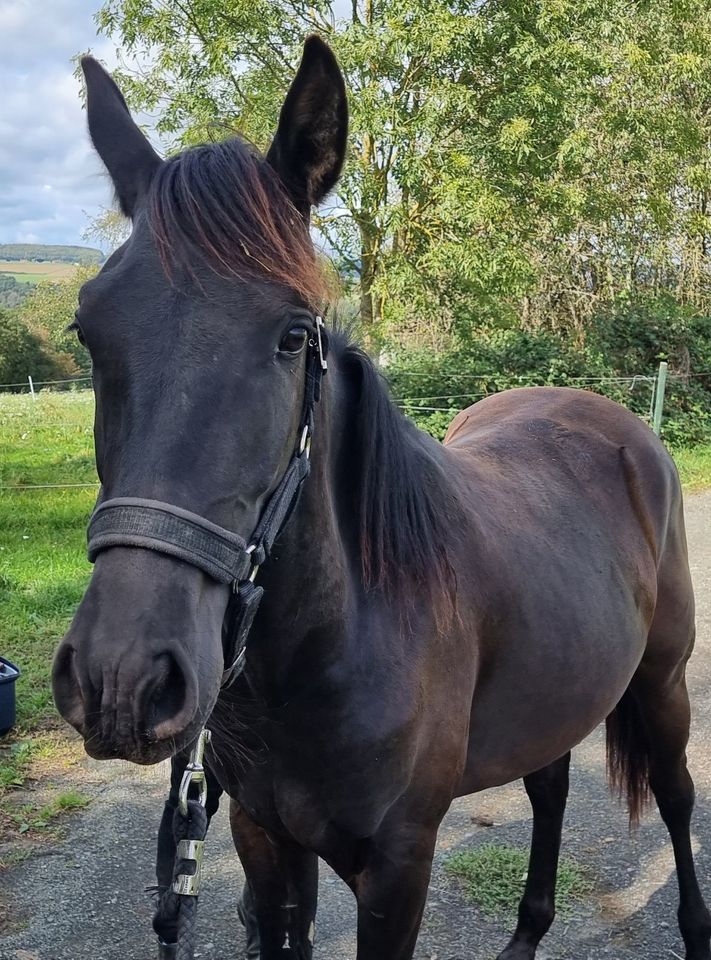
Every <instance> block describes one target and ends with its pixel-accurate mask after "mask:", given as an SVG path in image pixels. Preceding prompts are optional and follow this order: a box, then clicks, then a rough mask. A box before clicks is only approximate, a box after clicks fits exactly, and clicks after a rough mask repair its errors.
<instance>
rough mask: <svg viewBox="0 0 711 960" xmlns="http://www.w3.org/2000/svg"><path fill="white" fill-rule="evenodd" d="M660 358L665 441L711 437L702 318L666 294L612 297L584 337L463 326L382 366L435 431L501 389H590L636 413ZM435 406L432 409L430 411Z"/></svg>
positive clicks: (707, 339) (709, 370) (411, 409)
mask: <svg viewBox="0 0 711 960" xmlns="http://www.w3.org/2000/svg"><path fill="white" fill-rule="evenodd" d="M660 360H667V361H668V363H669V380H668V385H667V395H666V400H665V404H664V420H663V425H662V435H663V437H664V439H665V440H666V441H667V442H668V443H669V444H670V445H671V446H676V447H679V446H692V445H694V444H696V443H699V442H702V441H704V440H708V439H709V438H710V437H711V318H709V317H706V316H698V315H696V314H694V313H693V311H691V310H689V309H688V308H685V307H681V306H679V305H678V304H675V303H674V302H673V301H671V300H668V299H666V298H661V299H657V300H640V301H637V302H635V301H631V300H628V299H625V300H621V301H619V302H618V303H616V304H614V305H611V306H608V307H607V308H606V309H605V310H604V312H601V313H600V314H599V315H598V316H597V317H595V318H594V322H593V323H592V324H591V325H590V327H589V328H588V332H587V337H586V340H585V342H584V344H580V343H579V342H578V341H577V340H575V339H574V338H573V337H572V336H570V335H566V334H565V333H556V332H554V331H551V330H544V329H540V330H533V331H530V330H522V329H520V328H509V329H501V328H500V327H497V326H491V325H488V326H482V327H478V328H477V327H476V326H475V325H474V324H471V325H469V326H468V328H467V335H466V336H461V335H460V337H459V339H458V340H457V339H455V340H454V342H453V344H452V346H451V348H450V349H449V350H448V351H447V352H446V353H443V354H440V355H433V354H432V353H427V352H424V351H423V352H414V353H413V352H408V353H395V354H393V355H391V356H389V357H388V362H387V364H386V367H385V373H386V376H387V378H388V380H389V381H390V383H391V386H392V390H393V395H394V396H395V397H396V398H398V399H399V401H400V402H401V404H402V406H403V409H404V410H405V412H406V413H408V414H409V415H410V416H412V417H413V418H414V419H415V421H416V422H417V423H418V424H419V425H420V426H421V427H422V428H423V429H425V430H427V431H428V432H429V433H431V434H432V435H433V436H436V437H438V438H441V437H443V436H444V433H445V431H446V428H447V424H448V423H449V421H450V420H451V418H452V416H454V414H455V413H456V412H457V411H458V410H460V409H462V408H463V407H466V406H468V405H469V404H470V403H473V402H475V401H476V400H477V399H480V398H481V397H482V396H486V395H487V394H490V393H494V392H497V391H500V390H506V389H509V388H510V387H518V386H527V385H529V386H530V385H540V386H566V385H567V386H574V387H583V388H585V389H590V390H595V391H596V392H598V393H602V394H604V395H605V396H608V397H610V398H611V399H613V400H616V401H617V402H619V403H622V404H623V405H624V406H626V407H628V408H629V409H631V410H633V411H634V412H635V413H637V414H639V415H640V416H645V417H646V416H648V415H649V413H650V410H651V401H652V395H653V387H654V384H653V383H652V381H651V379H647V378H652V377H654V376H655V375H656V373H657V369H658V366H659V361H660ZM433 408H435V409H433Z"/></svg>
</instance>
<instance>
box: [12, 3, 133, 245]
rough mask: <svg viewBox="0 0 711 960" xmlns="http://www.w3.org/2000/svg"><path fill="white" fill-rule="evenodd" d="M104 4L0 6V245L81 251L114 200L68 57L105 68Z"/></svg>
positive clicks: (111, 53) (108, 46) (111, 55)
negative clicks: (89, 58) (86, 56)
mask: <svg viewBox="0 0 711 960" xmlns="http://www.w3.org/2000/svg"><path fill="white" fill-rule="evenodd" d="M100 4H101V0H41V2H38V0H0V243H68V244H75V243H79V244H85V243H86V241H84V240H82V232H83V230H84V229H85V227H86V225H87V223H88V221H89V219H90V218H92V217H95V216H96V215H97V214H98V213H99V212H100V211H101V208H102V207H109V206H111V204H112V191H111V187H110V185H109V181H108V179H107V177H106V174H105V173H104V170H103V167H102V165H101V162H100V161H99V159H98V158H97V157H96V155H95V154H94V152H93V150H92V147H91V144H90V142H89V135H88V133H87V129H86V117H85V113H84V110H83V107H82V103H81V98H80V83H79V81H78V80H77V79H76V77H75V76H74V64H73V63H72V57H73V56H75V55H76V54H77V53H84V52H86V51H87V50H89V49H90V50H91V52H92V53H93V54H94V55H95V56H96V57H98V58H99V59H100V60H102V61H103V62H104V63H105V64H106V65H107V66H108V67H109V68H111V67H113V66H115V65H116V62H117V58H116V51H115V49H114V44H113V43H112V42H111V41H109V40H106V38H103V37H97V35H96V27H95V25H94V19H93V15H94V13H95V12H96V10H97V9H98V8H99V6H100Z"/></svg>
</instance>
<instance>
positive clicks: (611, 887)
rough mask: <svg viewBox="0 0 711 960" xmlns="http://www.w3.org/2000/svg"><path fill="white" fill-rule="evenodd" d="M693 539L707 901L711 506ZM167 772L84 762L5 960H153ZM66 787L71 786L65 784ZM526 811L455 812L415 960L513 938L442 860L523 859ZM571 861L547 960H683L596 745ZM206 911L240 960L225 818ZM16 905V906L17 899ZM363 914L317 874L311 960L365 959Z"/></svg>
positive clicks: (699, 831) (651, 847)
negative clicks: (477, 851)
mask: <svg viewBox="0 0 711 960" xmlns="http://www.w3.org/2000/svg"><path fill="white" fill-rule="evenodd" d="M687 526H688V534H689V544H690V553H691V558H692V566H693V574H694V581H695V586H696V592H697V599H698V628H699V629H698V636H699V639H698V644H697V649H696V651H695V654H694V656H693V658H692V660H691V663H690V670H689V684H690V692H691V698H692V704H693V710H694V719H693V734H692V740H691V744H690V748H689V760H690V767H691V770H692V774H693V776H694V779H695V781H696V786H697V807H696V811H695V815H694V845H695V848H696V850H697V864H698V868H699V875H700V880H701V885H702V888H703V889H704V890H705V892H706V895H707V897H711V697H710V696H709V691H710V690H711V494H700V495H696V496H692V497H690V498H689V500H688V503H687ZM167 773H168V771H167V769H166V766H165V765H162V766H161V767H157V768H148V769H141V768H136V767H130V766H128V765H125V764H121V763H109V764H106V763H104V764H95V763H92V762H91V761H89V760H87V759H86V758H84V759H83V760H82V761H81V763H80V764H79V765H78V766H77V767H75V768H73V769H72V770H71V772H70V776H69V777H68V778H67V780H66V782H67V783H69V782H71V784H72V785H73V787H74V788H76V789H78V790H81V791H82V792H83V793H86V794H87V795H89V796H90V797H91V801H92V802H91V804H90V805H89V807H88V808H87V809H86V810H84V811H83V812H81V813H80V814H78V815H76V816H74V817H73V818H72V819H71V820H70V821H68V823H67V829H68V832H69V839H68V841H65V842H61V841H57V842H54V843H50V844H48V845H47V846H46V847H45V848H43V850H42V851H41V852H42V854H43V855H42V856H39V857H32V858H31V859H29V860H27V861H25V862H24V863H21V864H17V865H15V866H12V867H10V868H9V869H7V870H5V871H3V872H0V889H1V890H2V893H0V902H2V903H5V904H8V903H9V904H10V905H9V906H6V908H5V912H6V914H7V915H8V916H9V917H10V918H11V920H12V919H13V918H14V917H18V918H19V919H18V921H17V922H18V923H20V925H21V926H22V925H23V924H25V925H24V927H22V928H21V929H15V930H12V929H6V930H4V931H2V930H0V960H147V958H149V957H153V956H155V955H156V949H155V943H154V939H153V936H152V933H151V927H150V920H151V913H152V904H151V901H150V898H149V897H148V896H147V895H146V894H145V892H144V888H145V886H147V885H149V884H151V883H153V882H154V876H153V857H154V849H155V839H156V832H157V827H158V820H159V817H160V812H161V805H162V801H163V799H164V796H165V789H166V783H167ZM58 782H62V783H64V781H63V780H61V778H60V781H58ZM529 816H530V814H529V807H528V802H527V799H526V796H525V793H524V791H523V788H522V786H521V784H520V783H515V784H510V785H508V786H506V787H501V788H499V789H497V790H492V791H489V792H488V793H486V794H482V795H480V796H475V797H470V798H466V799H464V800H461V801H457V802H456V803H455V804H454V805H453V806H452V809H451V810H450V812H449V814H448V815H447V817H446V819H445V821H444V823H443V825H442V829H441V831H440V838H439V845H438V849H437V856H436V861H435V867H434V873H433V878H432V884H431V888H430V896H429V900H428V905H427V910H426V913H425V919H424V923H423V926H422V933H421V936H420V940H419V943H418V946H417V951H416V954H415V956H416V958H417V960H491V958H492V957H494V956H495V955H496V953H497V952H498V951H499V950H500V949H501V948H502V947H503V946H504V944H505V943H506V941H507V939H508V937H509V935H510V933H511V930H512V926H513V922H512V921H511V920H508V919H501V918H492V917H489V916H486V915H484V914H483V913H482V911H481V910H479V909H478V908H477V907H475V906H473V905H471V904H470V903H469V902H468V901H467V899H466V896H465V893H464V891H463V889H462V887H461V885H460V884H458V883H457V881H456V880H454V879H453V878H452V877H450V876H449V875H448V874H447V873H446V871H445V870H444V866H443V865H444V862H445V860H446V858H447V856H448V855H449V854H450V853H451V852H454V851H458V850H466V849H470V848H471V847H472V846H474V845H478V844H484V843H492V842H495V843H501V844H505V845H510V846H521V845H527V844H528V842H529V835H530V819H529ZM489 824H491V825H489ZM563 852H564V854H565V855H567V856H569V857H571V858H573V859H575V860H576V861H577V862H578V863H580V864H582V865H583V866H584V867H585V869H586V871H587V873H588V874H589V875H590V877H591V878H592V879H593V883H594V890H593V892H592V893H591V894H590V896H589V898H588V899H587V900H586V901H585V902H584V903H582V904H580V905H578V906H576V907H575V908H574V909H573V910H572V911H571V912H570V914H569V915H567V916H565V917H562V918H559V919H558V920H557V921H556V923H555V924H554V925H553V928H552V929H551V931H550V933H549V934H548V936H547V937H546V938H545V940H544V941H543V946H542V947H541V948H540V950H539V958H540V960H601V958H604V960H640V958H643V960H673V958H675V957H679V958H680V957H683V946H682V944H681V938H680V936H679V933H678V929H677V926H676V902H677V891H676V879H675V874H674V867H673V857H672V854H671V845H670V843H669V839H668V836H667V833H666V831H665V829H664V827H663V825H662V823H661V821H660V819H659V817H658V816H657V815H656V813H655V812H651V813H650V814H649V815H648V816H647V817H646V819H645V820H644V821H643V823H642V825H641V827H640V828H639V830H638V831H637V832H636V833H635V834H632V835H630V833H629V831H628V827H627V816H626V812H625V811H624V810H623V809H622V808H621V807H620V805H619V804H618V803H617V802H616V800H614V799H612V798H611V797H610V796H609V793H608V791H607V787H606V783H605V772H604V740H603V737H602V735H601V732H600V731H598V732H597V733H596V734H594V735H593V736H592V737H591V738H589V739H588V740H587V741H586V742H585V743H584V744H582V745H581V746H580V747H579V748H578V749H577V750H576V751H575V753H574V756H573V769H572V774H571V795H570V801H569V805H568V813H567V817H566V826H565V831H564V841H563ZM205 869H206V880H205V887H204V893H203V895H202V896H201V902H200V910H199V922H198V925H199V941H198V942H199V944H200V946H199V953H200V957H201V958H203V960H206V958H207V960H210V958H211V960H217V958H223V960H224V958H228V957H235V958H236V957H239V956H241V955H242V949H243V946H244V939H243V934H242V930H241V927H240V925H239V922H238V920H237V916H236V900H237V896H238V893H239V891H240V888H241V885H242V872H241V868H240V866H239V861H238V860H237V857H236V855H235V853H234V850H233V847H232V844H231V841H230V836H229V827H228V824H227V817H226V814H225V811H224V810H221V811H220V812H219V814H218V816H217V818H216V821H215V823H214V825H213V828H212V829H211V831H210V835H209V837H208V843H207V849H206V867H205ZM8 895H9V897H10V899H8ZM354 932H355V905H354V901H353V898H352V896H351V894H350V891H349V890H348V889H347V888H346V887H345V886H344V885H343V884H342V883H341V882H340V881H339V880H338V879H337V878H336V877H335V876H334V875H333V874H332V873H331V872H330V871H329V870H328V869H327V868H325V867H324V868H323V870H322V874H321V888H320V907H319V919H318V933H317V943H316V951H315V955H316V957H317V958H318V960H347V958H352V957H354V956H355V936H354Z"/></svg>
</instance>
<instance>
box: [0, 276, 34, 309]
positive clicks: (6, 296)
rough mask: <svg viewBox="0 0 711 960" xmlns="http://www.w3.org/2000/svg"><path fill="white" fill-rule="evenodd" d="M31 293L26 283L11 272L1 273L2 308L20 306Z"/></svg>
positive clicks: (0, 299)
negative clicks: (21, 281)
mask: <svg viewBox="0 0 711 960" xmlns="http://www.w3.org/2000/svg"><path fill="white" fill-rule="evenodd" d="M28 293H29V291H28V289H27V286H26V284H24V283H20V282H19V281H18V279H17V277H14V276H13V275H12V274H11V273H10V274H5V273H0V309H1V308H3V307H5V308H7V309H8V310H11V309H12V308H13V307H19V305H20V304H21V303H22V302H23V301H24V299H25V297H26V296H27V294H28Z"/></svg>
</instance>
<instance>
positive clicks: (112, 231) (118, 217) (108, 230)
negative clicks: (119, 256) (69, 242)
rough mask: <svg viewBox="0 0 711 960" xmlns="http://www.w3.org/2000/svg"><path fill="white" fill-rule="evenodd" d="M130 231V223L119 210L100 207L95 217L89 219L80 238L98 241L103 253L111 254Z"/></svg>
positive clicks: (90, 241)
mask: <svg viewBox="0 0 711 960" xmlns="http://www.w3.org/2000/svg"><path fill="white" fill-rule="evenodd" d="M130 232H131V224H130V223H129V221H128V220H127V219H126V217H124V215H123V214H122V213H121V211H120V210H114V209H112V208H110V207H102V209H101V211H100V212H99V213H98V214H97V215H96V216H95V217H91V218H90V219H89V222H88V223H87V225H86V227H85V229H84V231H83V233H82V240H86V241H87V243H98V245H99V246H100V247H101V249H102V250H103V251H104V253H107V254H111V253H113V252H114V250H117V249H118V248H119V247H120V246H121V244H122V243H123V242H124V240H127V239H128V235H129V233H130Z"/></svg>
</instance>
